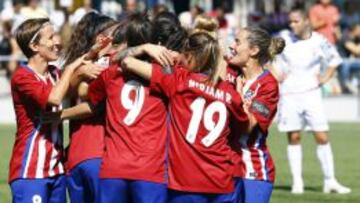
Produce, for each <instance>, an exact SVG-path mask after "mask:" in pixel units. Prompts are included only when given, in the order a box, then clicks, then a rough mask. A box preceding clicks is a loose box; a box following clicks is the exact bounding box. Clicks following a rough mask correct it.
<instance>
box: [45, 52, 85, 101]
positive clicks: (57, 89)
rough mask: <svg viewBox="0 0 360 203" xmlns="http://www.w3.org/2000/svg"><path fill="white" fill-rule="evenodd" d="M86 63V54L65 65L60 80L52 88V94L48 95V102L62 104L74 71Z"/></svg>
mask: <svg viewBox="0 0 360 203" xmlns="http://www.w3.org/2000/svg"><path fill="white" fill-rule="evenodd" d="M82 64H84V56H82V57H80V58H78V59H77V60H75V61H74V62H73V63H71V64H69V65H68V66H67V67H65V71H64V72H63V73H62V75H61V78H60V80H59V81H58V82H57V83H56V85H55V86H54V87H53V88H52V89H51V91H50V94H49V96H48V100H47V103H48V104H52V105H60V104H61V102H62V100H63V99H64V97H65V95H66V93H67V91H68V89H69V86H70V80H71V77H72V75H73V73H74V71H75V70H76V69H77V68H78V67H79V66H81V65H82Z"/></svg>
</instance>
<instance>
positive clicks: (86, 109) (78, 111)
mask: <svg viewBox="0 0 360 203" xmlns="http://www.w3.org/2000/svg"><path fill="white" fill-rule="evenodd" d="M93 113H94V110H93V108H92V106H91V104H90V103H89V102H84V103H81V104H78V105H76V106H74V107H71V108H67V109H64V110H62V112H61V115H60V119H61V120H66V119H70V120H73V119H82V118H87V117H89V116H91V115H93Z"/></svg>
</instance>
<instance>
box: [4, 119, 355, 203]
mask: <svg viewBox="0 0 360 203" xmlns="http://www.w3.org/2000/svg"><path fill="white" fill-rule="evenodd" d="M330 133H331V137H330V139H331V144H332V148H333V152H334V158H335V164H336V167H335V170H336V175H337V178H338V179H339V180H340V182H341V183H342V184H344V185H346V186H349V187H351V189H352V190H353V192H352V193H351V194H349V195H337V194H330V195H325V194H323V193H322V174H321V171H320V165H319V163H318V160H317V158H316V151H315V150H316V145H315V143H314V141H313V137H312V136H311V135H305V136H303V141H302V143H303V150H304V152H303V158H304V163H303V166H304V168H303V176H304V179H305V186H306V187H305V189H306V191H305V193H304V194H303V195H291V194H290V187H291V177H290V172H289V168H288V162H287V157H286V156H287V155H286V146H287V143H286V137H285V136H284V135H280V133H278V132H277V130H276V129H275V128H272V130H271V135H270V138H269V146H270V151H271V152H272V155H273V158H274V160H275V165H276V168H277V172H276V183H275V190H274V192H273V196H272V199H271V202H272V203H305V202H306V203H335V202H336V203H341V202H348V203H359V202H360V159H359V156H360V125H359V124H357V123H352V124H345V123H332V124H331V132H330ZM14 134H15V126H9V125H0V156H1V158H2V159H1V160H0V202H1V203H7V202H11V196H10V190H9V186H8V184H7V174H8V163H9V158H10V154H11V149H12V145H13V142H14Z"/></svg>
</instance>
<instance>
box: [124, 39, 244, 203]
mask: <svg viewBox="0 0 360 203" xmlns="http://www.w3.org/2000/svg"><path fill="white" fill-rule="evenodd" d="M158 51H160V54H159V55H157V53H159V52H158ZM162 51H164V52H162ZM149 54H150V55H152V56H153V57H155V58H156V59H157V61H164V58H167V57H166V55H168V54H167V51H166V50H161V49H159V50H157V49H156V47H154V48H153V49H152V51H151V52H149ZM183 54H184V60H183V61H182V62H181V64H183V65H181V66H178V67H175V68H174V73H173V74H168V73H166V72H164V71H163V70H162V68H161V67H160V66H159V65H157V64H156V63H155V64H150V63H147V62H145V61H141V60H139V59H136V58H134V57H126V58H125V59H124V60H123V62H122V68H123V69H125V70H130V71H131V72H134V73H136V74H137V75H139V76H141V77H142V78H144V79H146V80H150V90H151V91H152V92H154V93H157V94H162V95H163V96H165V97H166V98H167V99H169V107H168V108H169V131H170V132H169V133H170V140H169V142H170V145H169V149H168V157H169V158H168V159H169V163H168V168H169V169H168V170H169V183H168V187H169V188H170V193H169V200H168V202H172V203H176V202H198V203H201V202H228V200H227V199H224V198H223V196H225V195H223V194H227V193H231V192H232V191H233V181H232V173H231V172H232V164H231V149H230V147H229V146H228V145H227V136H228V134H229V133H230V130H229V127H228V125H229V116H230V112H232V113H236V114H234V115H236V116H237V119H239V120H240V121H244V122H245V121H247V116H246V115H245V113H244V112H243V111H242V105H241V98H240V95H239V94H237V93H236V92H235V90H234V89H233V88H232V87H231V84H229V83H228V82H226V81H219V75H220V73H221V75H223V72H226V63H225V61H223V60H220V59H222V55H221V54H220V48H219V45H218V43H217V41H216V40H215V39H214V38H213V37H211V36H210V35H209V34H207V33H203V32H202V33H195V34H192V35H191V36H189V38H188V39H187V42H186V45H185V47H184V49H183ZM220 61H221V62H220Z"/></svg>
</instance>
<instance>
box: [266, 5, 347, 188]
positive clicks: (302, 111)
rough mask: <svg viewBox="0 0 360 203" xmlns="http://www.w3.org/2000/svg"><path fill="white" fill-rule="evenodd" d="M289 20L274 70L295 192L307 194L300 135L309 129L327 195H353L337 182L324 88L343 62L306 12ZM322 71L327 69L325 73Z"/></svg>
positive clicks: (292, 14)
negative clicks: (312, 24)
mask: <svg viewBox="0 0 360 203" xmlns="http://www.w3.org/2000/svg"><path fill="white" fill-rule="evenodd" d="M289 20H290V27H291V31H283V32H281V33H280V36H281V37H282V38H284V39H285V41H286V47H285V50H284V52H283V53H282V54H281V55H279V56H278V57H277V58H276V61H275V62H274V64H273V69H274V72H275V75H277V76H278V79H279V81H280V102H279V123H278V127H279V130H280V131H281V132H286V133H287V134H288V141H289V145H288V149H287V152H288V159H289V164H290V169H291V174H292V177H293V185H292V190H291V192H292V193H297V194H301V193H303V192H304V183H303V179H302V150H301V145H300V131H301V130H302V129H303V128H304V127H306V129H308V130H310V131H312V132H313V134H314V136H315V140H316V142H317V144H318V145H317V156H318V158H319V161H320V164H321V169H322V172H323V174H324V188H323V191H324V192H325V193H329V192H336V193H342V194H344V193H349V192H351V190H350V189H349V188H347V187H344V186H342V185H341V184H339V183H338V181H337V180H336V179H335V175H334V161H333V154H332V151H331V147H330V143H329V140H328V130H329V126H328V122H327V119H326V116H325V112H324V108H323V104H322V97H321V88H320V87H321V85H322V84H324V83H326V82H327V81H328V80H329V79H330V78H331V77H332V75H333V74H334V72H335V71H336V68H337V67H338V66H339V65H340V64H341V62H342V60H341V58H340V56H339V54H338V52H337V51H336V49H335V47H334V46H333V45H331V44H330V43H329V42H328V41H327V40H326V39H325V38H324V37H323V36H321V35H320V34H318V33H316V32H313V31H312V30H311V27H310V22H309V19H308V18H307V15H306V12H305V11H302V10H300V9H293V10H292V11H291V12H290V14H289ZM321 67H326V68H325V69H324V70H323V71H322V70H321Z"/></svg>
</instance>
